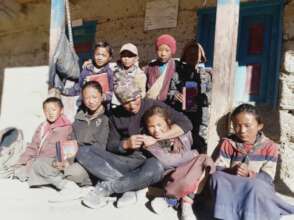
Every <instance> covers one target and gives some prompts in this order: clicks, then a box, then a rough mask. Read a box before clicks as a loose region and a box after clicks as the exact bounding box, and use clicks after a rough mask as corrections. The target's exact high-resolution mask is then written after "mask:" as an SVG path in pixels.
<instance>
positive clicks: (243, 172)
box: [236, 163, 249, 177]
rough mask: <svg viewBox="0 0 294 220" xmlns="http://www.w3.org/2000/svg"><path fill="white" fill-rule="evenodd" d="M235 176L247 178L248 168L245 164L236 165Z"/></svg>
mask: <svg viewBox="0 0 294 220" xmlns="http://www.w3.org/2000/svg"><path fill="white" fill-rule="evenodd" d="M236 166H237V167H236V175H238V176H243V177H248V176H249V168H248V165H246V164H245V163H241V164H238V165H236Z"/></svg>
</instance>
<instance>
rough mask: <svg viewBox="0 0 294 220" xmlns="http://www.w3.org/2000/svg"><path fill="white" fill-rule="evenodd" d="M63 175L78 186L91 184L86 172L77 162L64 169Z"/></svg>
mask: <svg viewBox="0 0 294 220" xmlns="http://www.w3.org/2000/svg"><path fill="white" fill-rule="evenodd" d="M64 177H65V179H67V180H70V181H73V182H75V183H77V184H79V185H80V186H91V185H92V181H91V179H90V176H89V174H88V172H87V171H86V170H85V168H83V167H82V166H81V165H80V164H79V163H73V164H71V165H70V166H69V167H67V168H65V170H64Z"/></svg>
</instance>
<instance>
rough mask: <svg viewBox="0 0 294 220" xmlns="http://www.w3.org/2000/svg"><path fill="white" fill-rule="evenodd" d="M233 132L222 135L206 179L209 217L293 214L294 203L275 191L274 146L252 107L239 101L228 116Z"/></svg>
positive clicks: (228, 218) (228, 219) (235, 219)
mask: <svg viewBox="0 0 294 220" xmlns="http://www.w3.org/2000/svg"><path fill="white" fill-rule="evenodd" d="M231 120H232V123H233V128H234V134H233V135H231V136H229V137H227V138H223V139H222V140H221V142H220V144H219V149H218V150H219V156H218V157H217V160H216V166H217V170H218V171H217V172H215V173H214V174H213V175H212V177H211V179H210V187H211V191H212V195H213V197H214V199H213V201H214V210H213V217H214V218H217V219H226V220H238V219H240V220H241V219H242V220H251V219H271V220H277V219H280V218H281V215H286V214H293V213H294V206H293V205H290V204H287V203H286V202H284V201H282V199H281V198H280V197H278V196H277V195H276V194H275V191H274V186H273V180H274V178H275V174H276V165H277V160H278V151H279V150H278V145H277V144H275V143H274V142H273V141H271V140H270V139H269V138H267V137H266V136H265V135H264V134H263V133H262V128H263V123H262V120H261V117H260V115H259V114H258V113H257V110H256V108H255V107H254V106H253V105H250V104H241V105H240V106H238V107H237V108H236V109H235V110H234V111H233V113H232V115H231Z"/></svg>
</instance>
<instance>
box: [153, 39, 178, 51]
mask: <svg viewBox="0 0 294 220" xmlns="http://www.w3.org/2000/svg"><path fill="white" fill-rule="evenodd" d="M155 44H156V49H158V48H159V47H160V46H161V45H162V44H165V45H167V46H168V47H169V48H170V49H171V52H172V54H175V53H176V50H177V42H176V39H175V38H174V37H173V36H171V35H169V34H163V35H160V36H159V37H158V38H157V39H156V42H155Z"/></svg>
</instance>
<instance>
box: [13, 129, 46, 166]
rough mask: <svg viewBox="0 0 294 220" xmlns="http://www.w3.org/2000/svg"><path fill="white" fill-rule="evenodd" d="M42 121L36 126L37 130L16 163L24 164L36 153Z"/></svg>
mask: <svg viewBox="0 0 294 220" xmlns="http://www.w3.org/2000/svg"><path fill="white" fill-rule="evenodd" d="M42 126H43V123H42V124H41V125H40V126H39V127H38V128H37V130H36V131H35V133H34V136H33V138H32V142H31V144H29V145H28V146H27V147H26V150H25V152H23V154H22V155H21V156H20V158H19V160H18V162H17V164H18V165H25V164H26V163H27V162H28V161H29V160H31V159H32V158H34V156H36V155H37V152H38V146H39V145H40V140H41V139H40V136H41V129H42Z"/></svg>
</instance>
